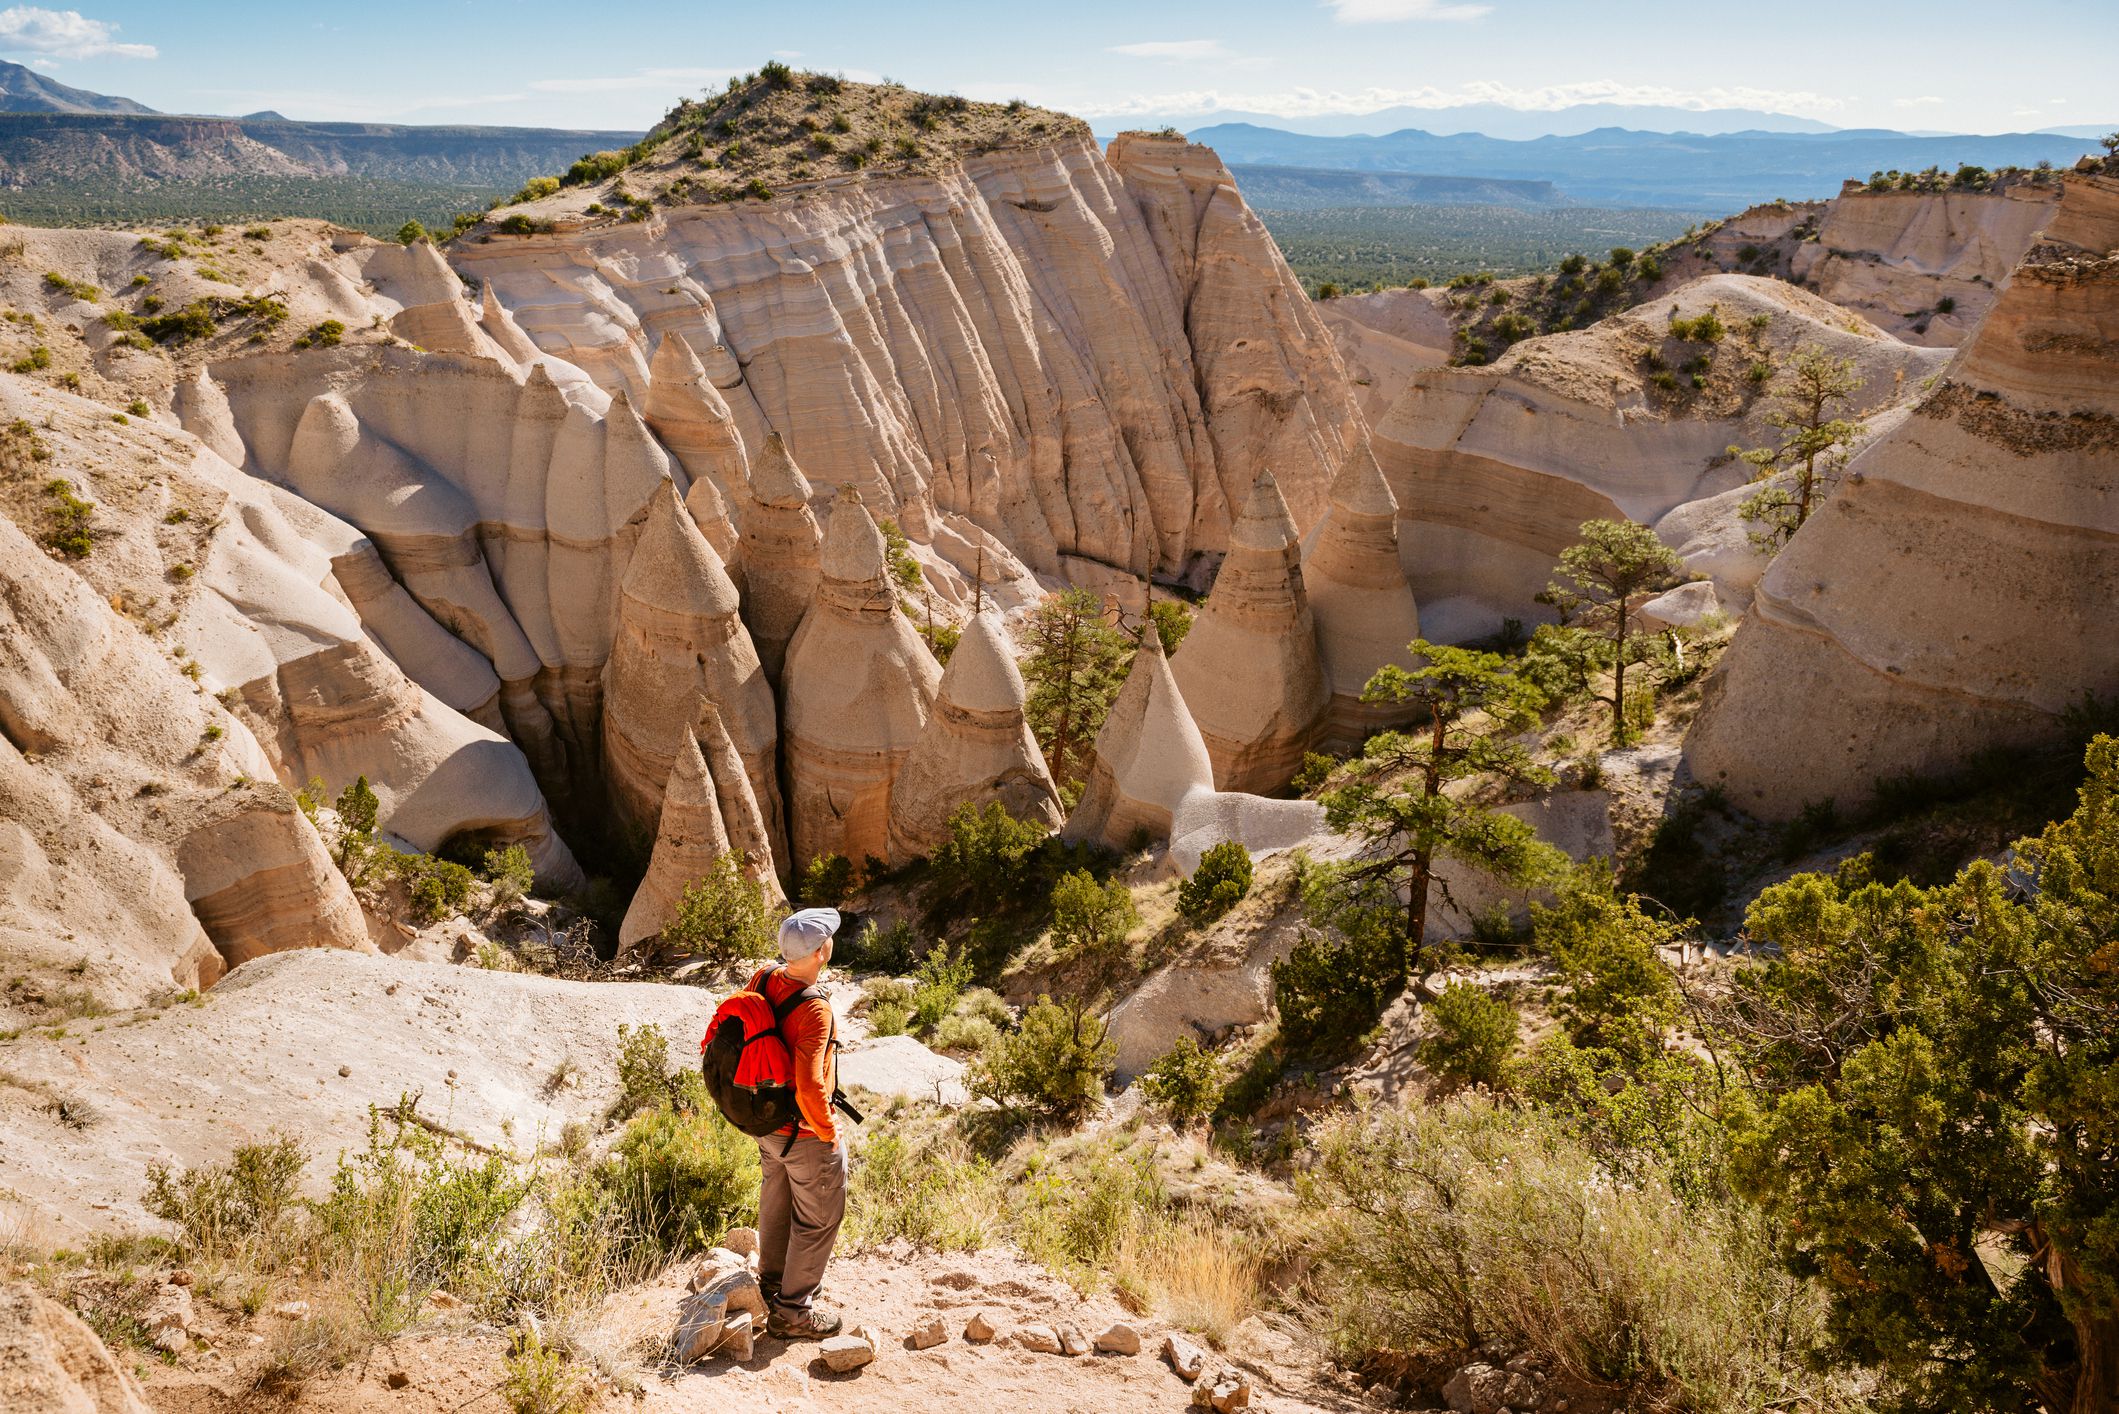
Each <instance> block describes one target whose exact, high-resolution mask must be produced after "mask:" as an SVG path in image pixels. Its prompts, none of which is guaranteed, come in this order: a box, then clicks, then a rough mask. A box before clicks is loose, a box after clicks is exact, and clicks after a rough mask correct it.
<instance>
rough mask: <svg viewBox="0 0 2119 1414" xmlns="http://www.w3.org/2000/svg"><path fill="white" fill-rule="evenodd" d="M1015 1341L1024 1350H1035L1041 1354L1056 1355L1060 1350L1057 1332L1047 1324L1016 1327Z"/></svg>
mask: <svg viewBox="0 0 2119 1414" xmlns="http://www.w3.org/2000/svg"><path fill="white" fill-rule="evenodd" d="M1015 1343H1016V1344H1017V1345H1020V1346H1021V1347H1022V1348H1023V1349H1025V1350H1035V1351H1037V1352H1038V1353H1039V1354H1041V1355H1058V1354H1060V1353H1061V1351H1062V1346H1061V1345H1060V1336H1059V1332H1058V1331H1056V1330H1054V1329H1053V1328H1052V1327H1050V1326H1047V1325H1028V1326H1018V1327H1016V1331H1015Z"/></svg>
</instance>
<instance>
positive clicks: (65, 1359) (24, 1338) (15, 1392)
mask: <svg viewBox="0 0 2119 1414" xmlns="http://www.w3.org/2000/svg"><path fill="white" fill-rule="evenodd" d="M0 1409H5V1410H7V1411H8V1414H148V1411H147V1403H146V1400H145V1398H144V1397H143V1395H142V1394H141V1391H140V1387H139V1385H138V1383H137V1382H135V1381H134V1379H133V1377H132V1376H131V1374H129V1373H128V1372H127V1371H126V1370H125V1368H124V1367H123V1366H122V1365H120V1364H119V1363H118V1362H117V1361H116V1360H114V1359H112V1358H111V1354H110V1352H109V1351H108V1350H106V1349H105V1348H104V1346H103V1342H102V1341H101V1340H99V1339H97V1338H96V1333H95V1332H94V1331H92V1330H90V1329H89V1328H88V1327H87V1326H86V1325H84V1324H82V1322H81V1320H80V1319H79V1318H78V1317H76V1316H75V1315H74V1314H73V1312H71V1311H68V1310H67V1309H66V1308H65V1307H63V1306H61V1305H59V1304H58V1303H57V1302H55V1301H52V1300H50V1299H49V1298H47V1297H45V1296H43V1295H42V1294H40V1293H39V1292H38V1291H37V1290H36V1288H34V1287H32V1286H30V1285H29V1284H28V1283H27V1282H10V1283H7V1284H6V1285H0Z"/></svg>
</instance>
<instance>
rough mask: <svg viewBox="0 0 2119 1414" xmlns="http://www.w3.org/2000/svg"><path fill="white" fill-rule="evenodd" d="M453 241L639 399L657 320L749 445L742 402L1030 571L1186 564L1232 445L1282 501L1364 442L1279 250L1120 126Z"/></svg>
mask: <svg viewBox="0 0 2119 1414" xmlns="http://www.w3.org/2000/svg"><path fill="white" fill-rule="evenodd" d="M652 175H656V176H660V175H666V174H660V173H658V174H652ZM648 179H649V178H648V177H643V176H642V175H641V174H639V173H628V174H627V180H628V181H629V182H633V183H634V184H635V185H636V186H637V185H638V184H639V183H640V182H642V181H646V180H648ZM601 195H602V193H601V192H600V190H599V189H596V188H582V189H579V190H578V191H573V192H570V193H569V194H568V198H567V200H568V201H569V202H572V203H573V206H574V207H575V208H576V209H578V208H579V206H581V205H583V204H585V203H586V202H587V201H589V200H591V199H598V200H600V199H601ZM576 198H578V200H576ZM569 224H574V223H571V222H570V223H569ZM456 259H457V261H458V263H459V265H460V267H461V268H462V269H464V270H466V271H468V272H470V273H472V274H475V275H476V276H477V277H478V278H479V279H480V280H482V281H483V282H484V283H485V285H486V287H487V288H488V289H489V290H498V291H499V292H500V293H501V295H502V296H503V297H504V302H505V303H506V305H507V306H508V308H509V309H511V310H512V311H513V312H514V313H515V315H516V317H517V319H518V320H519V321H520V322H521V324H522V326H523V328H524V330H525V331H526V332H527V333H528V334H529V335H530V337H531V338H532V339H533V340H535V342H536V343H537V345H538V346H539V347H540V348H542V349H545V350H546V351H548V352H550V353H553V354H556V355H559V356H561V357H563V358H564V359H566V360H568V361H570V362H572V363H574V364H578V365H579V366H580V367H581V368H583V369H584V370H586V371H587V372H588V373H589V374H590V375H591V376H593V377H594V378H595V379H596V380H597V382H598V383H599V384H600V385H602V386H603V387H604V388H606V389H611V390H616V389H619V388H624V389H627V390H629V391H631V392H633V393H634V394H636V395H640V396H646V397H648V398H649V400H650V407H651V416H654V417H657V418H659V417H661V416H662V405H661V404H659V403H656V402H654V401H653V398H652V388H653V384H654V382H655V374H654V371H653V362H654V360H655V358H656V357H657V356H658V355H659V356H661V357H662V358H663V359H664V361H665V368H666V369H668V368H670V367H673V366H674V367H677V368H679V369H681V365H682V360H681V358H679V357H678V356H677V355H676V354H675V353H668V354H665V353H664V352H663V351H664V350H665V349H667V348H668V347H669V340H670V339H671V337H672V336H675V335H681V336H682V337H683V339H684V340H685V341H686V343H687V344H688V345H689V347H690V349H691V350H692V351H693V352H694V353H695V354H697V355H698V359H699V362H700V364H701V365H702V367H703V368H704V370H705V372H706V373H707V375H708V381H709V382H711V383H712V384H713V386H714V387H715V388H716V390H717V391H718V392H719V393H720V394H721V395H722V397H723V399H724V401H725V402H726V404H727V406H728V408H729V410H730V416H731V418H732V420H733V422H734V424H735V426H736V427H737V428H738V429H739V430H740V432H741V435H742V440H743V443H744V446H745V449H746V451H747V453H748V455H749V459H750V460H751V462H752V463H756V462H757V461H758V460H759V457H760V452H759V449H758V442H757V440H754V438H753V426H752V423H751V420H750V419H751V418H752V417H753V416H755V417H756V418H757V419H758V425H757V428H756V431H757V432H758V433H759V434H760V436H761V437H762V433H763V432H765V431H767V430H774V429H777V430H778V431H779V432H780V433H781V434H782V435H783V436H785V437H786V438H787V439H788V440H789V442H790V444H791V446H792V449H793V451H794V453H795V455H796V457H797V458H798V459H799V460H800V462H801V464H802V465H803V467H804V468H805V469H806V470H807V471H808V473H809V475H810V477H811V478H812V479H813V480H816V481H818V482H820V483H821V484H826V485H840V484H851V485H854V486H856V487H857V488H858V489H859V490H860V491H861V493H862V495H863V496H864V498H865V499H866V500H867V501H868V503H869V504H870V506H871V508H872V510H873V511H874V513H875V514H877V515H885V516H894V517H896V518H897V519H898V520H899V521H900V523H901V524H903V525H904V526H905V527H906V530H907V533H908V534H910V535H912V536H913V538H914V539H915V540H916V541H920V542H921V543H928V540H929V537H928V535H927V534H924V533H923V531H924V530H925V529H926V528H927V527H928V526H930V525H932V526H933V527H935V528H937V529H939V528H942V527H949V526H953V525H954V526H960V527H977V528H979V529H982V530H984V531H986V532H989V533H990V534H992V535H994V536H996V537H998V539H999V540H1000V541H1001V542H1002V543H1004V544H1006V545H1007V546H1008V547H1009V549H1010V550H1012V551H1013V552H1014V554H1015V555H1016V556H1017V557H1019V558H1020V559H1021V560H1022V561H1023V562H1024V563H1025V564H1027V565H1028V566H1030V567H1031V568H1032V569H1035V570H1038V571H1040V572H1042V573H1047V574H1059V573H1061V572H1062V571H1063V569H1064V567H1065V565H1066V564H1067V563H1069V562H1071V561H1074V560H1081V561H1091V562H1095V563H1097V564H1101V565H1105V566H1115V567H1117V568H1119V569H1122V570H1124V571H1125V572H1127V573H1129V574H1134V575H1146V574H1149V573H1151V572H1152V573H1159V574H1163V575H1166V576H1172V575H1184V574H1187V573H1192V574H1195V575H1197V574H1203V573H1204V572H1205V571H1206V570H1207V569H1208V568H1209V567H1210V566H1211V562H1212V557H1213V556H1215V555H1218V554H1219V553H1220V552H1221V551H1222V550H1223V549H1224V548H1225V547H1226V544H1227V536H1228V530H1229V525H1230V519H1231V510H1232V506H1233V504H1234V502H1235V501H1237V500H1239V499H1240V497H1241V495H1242V494H1243V492H1244V490H1245V489H1246V488H1247V487H1248V486H1249V484H1250V481H1251V479H1252V477H1253V476H1254V475H1255V474H1256V472H1257V470H1258V469H1259V467H1260V466H1262V465H1264V464H1265V463H1266V462H1267V461H1268V460H1270V462H1271V464H1272V466H1273V467H1274V468H1275V469H1276V471H1277V472H1278V473H1279V474H1280V476H1281V478H1282V480H1283V483H1284V485H1285V486H1286V488H1287V493H1288V495H1289V498H1290V501H1291V503H1292V504H1293V505H1294V506H1295V508H1296V513H1297V516H1298V519H1299V520H1300V521H1301V523H1303V524H1307V523H1308V522H1309V521H1310V520H1313V519H1314V518H1315V517H1316V515H1318V514H1321V513H1322V510H1323V504H1324V494H1325V488H1326V485H1327V483H1328V481H1329V479H1330V475H1331V472H1332V470H1333V469H1334V468H1336V467H1337V466H1338V465H1339V463H1340V462H1341V461H1342V460H1343V459H1344V457H1345V456H1346V455H1347V454H1348V452H1350V451H1351V450H1353V449H1354V448H1355V447H1357V446H1359V445H1360V444H1361V442H1362V441H1363V440H1364V439H1365V436H1366V433H1365V430H1364V428H1363V424H1362V421H1361V417H1360V414H1359V413H1358V412H1357V411H1356V409H1355V407H1354V404H1353V400H1352V398H1351V396H1350V395H1349V393H1348V390H1347V387H1346V383H1345V380H1344V376H1343V373H1342V371H1341V369H1340V366H1339V361H1338V356H1337V354H1336V353H1335V351H1334V350H1333V348H1332V345H1331V341H1330V339H1329V337H1328V336H1327V335H1326V334H1325V332H1324V329H1323V326H1322V324H1321V323H1319V321H1318V320H1317V317H1316V315H1315V314H1314V312H1312V311H1311V309H1310V304H1309V301H1308V299H1307V298H1305V297H1304V295H1303V294H1302V292H1301V289H1300V287H1299V285H1298V284H1297V283H1296V282H1295V280H1294V278H1293V276H1292V275H1291V274H1290V272H1289V271H1288V269H1287V267H1286V264H1285V262H1284V261H1283V260H1282V259H1281V258H1280V255H1279V252H1278V249H1277V247H1275V245H1274V244H1273V242H1272V240H1271V238H1270V237H1269V236H1268V235H1267V234H1266V232H1265V231H1264V229H1263V227H1261V226H1260V225H1259V224H1258V222H1257V220H1256V218H1255V217H1254V216H1253V215H1252V214H1251V213H1250V212H1249V210H1248V209H1247V208H1246V207H1245V206H1244V204H1243V201H1242V199H1241V197H1240V196H1239V195H1238V194H1237V192H1236V189H1235V186H1234V183H1233V182H1231V180H1230V179H1229V176H1228V173H1227V171H1226V169H1224V168H1223V167H1222V166H1221V164H1220V162H1219V160H1218V159H1216V158H1215V157H1214V155H1213V154H1212V153H1211V152H1210V151H1208V150H1207V149H1205V148H1202V147H1198V146H1194V145H1191V144H1187V143H1183V142H1167V141H1163V140H1159V139H1153V138H1147V137H1142V136H1137V135H1136V136H1132V137H1128V138H1126V139H1123V140H1122V141H1120V142H1119V143H1116V144H1114V146H1113V148H1112V151H1111V154H1110V160H1109V161H1107V160H1106V159H1105V156H1104V155H1103V154H1102V153H1099V152H1098V151H1097V150H1096V148H1095V147H1094V146H1093V145H1092V144H1091V142H1090V141H1089V140H1088V139H1087V136H1086V134H1085V133H1083V132H1081V130H1080V129H1079V128H1077V127H1074V126H1072V125H1064V124H1063V125H1062V126H1061V129H1060V130H1056V131H1053V132H1048V133H1046V134H1044V135H1042V136H1039V137H1037V138H1035V139H1034V140H1026V141H1025V142H1023V143H1021V144H1017V143H1014V142H1011V143H1010V144H1009V145H1006V146H1003V147H1000V148H998V149H996V150H993V151H989V152H985V153H983V154H980V155H976V156H972V157H968V158H966V159H964V160H961V161H955V160H952V161H949V162H947V163H944V164H942V165H940V167H939V168H938V169H937V170H935V171H933V172H931V173H922V174H917V175H906V176H895V175H882V176H875V177H870V178H862V179H855V180H846V181H838V182H832V183H827V184H823V185H820V186H817V187H815V188H812V189H810V190H808V191H806V192H805V193H804V194H803V195H801V196H800V197H799V198H797V199H793V200H781V201H773V202H766V203H759V202H745V203H734V204H731V203H714V204H691V205H687V204H681V203H680V204H677V205H674V206H668V207H664V206H661V205H659V204H658V206H657V208H656V210H655V213H654V214H653V215H652V216H651V217H649V218H648V219H647V220H645V221H642V222H630V223H620V224H603V225H597V226H594V227H592V228H589V229H577V230H562V231H557V232H554V233H551V234H538V235H528V236H522V235H509V234H506V233H504V232H495V233H493V234H492V238H491V239H490V240H489V241H483V242H478V243H472V244H468V245H465V246H463V247H462V248H461V249H460V250H458V251H457V252H456ZM716 348H720V349H724V350H726V351H727V353H728V355H729V356H728V357H727V358H726V359H725V361H724V360H721V359H714V358H710V357H709V354H708V351H709V350H712V349H716ZM688 378H689V371H688V370H682V371H680V372H679V373H678V374H677V377H676V381H677V382H679V383H681V382H684V381H686V379H688ZM693 381H694V385H695V386H696V380H693ZM672 420H673V425H674V424H675V423H682V422H692V423H694V424H695V425H697V426H702V427H703V425H704V422H705V421H710V420H711V419H710V417H705V416H704V415H702V414H700V413H698V412H697V411H696V410H688V411H684V412H677V411H675V410H673V411H672ZM682 454H683V455H688V454H689V453H688V452H687V453H682ZM752 471H753V474H754V475H755V473H756V467H755V465H753V467H752ZM722 489H723V490H725V491H732V490H734V489H735V488H732V487H723V488H722ZM736 499H739V500H740V498H736ZM732 510H733V511H734V512H735V515H736V518H737V520H738V523H739V525H741V526H742V528H743V530H744V531H745V533H746V534H748V533H749V529H750V527H749V526H748V524H746V523H745V519H746V517H747V515H748V513H749V507H748V506H745V505H741V504H737V505H733V506H732ZM959 533H960V535H961V534H962V531H961V530H960V531H959ZM965 538H968V537H965ZM951 564H952V565H954V561H953V560H952V561H951ZM955 568H956V569H957V570H959V571H960V572H962V573H964V574H966V575H968V574H970V573H971V566H969V565H961V566H955ZM760 636H761V638H762V637H767V636H769V635H767V634H764V633H761V635H760ZM765 656H766V658H767V660H768V661H770V659H771V653H770V651H769V650H766V651H765Z"/></svg>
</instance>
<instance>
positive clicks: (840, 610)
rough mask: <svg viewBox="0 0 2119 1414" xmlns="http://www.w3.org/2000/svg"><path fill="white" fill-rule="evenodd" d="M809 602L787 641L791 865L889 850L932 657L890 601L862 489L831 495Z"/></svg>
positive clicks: (932, 682)
mask: <svg viewBox="0 0 2119 1414" xmlns="http://www.w3.org/2000/svg"><path fill="white" fill-rule="evenodd" d="M818 569H819V574H820V579H819V584H818V588H817V598H816V603H815V604H814V605H813V606H812V607H811V609H810V611H809V613H808V614H807V615H806V616H805V617H804V618H803V620H802V627H801V628H800V629H798V630H796V632H795V637H794V641H793V642H791V643H790V644H788V648H787V665H786V668H785V670H784V672H783V673H782V693H783V695H784V697H785V699H786V704H787V711H786V720H785V725H784V728H783V737H784V740H785V742H786V749H785V761H786V775H787V813H788V834H789V836H790V838H791V840H792V843H793V849H794V853H793V854H792V856H790V866H789V867H790V868H791V869H796V870H799V869H801V868H802V867H804V866H805V865H806V864H807V863H808V862H809V861H810V860H813V859H817V858H821V857H823V856H825V855H831V854H839V855H844V856H845V857H846V858H848V859H850V860H853V861H854V862H855V863H856V864H859V863H860V862H861V861H863V860H865V859H867V858H868V857H869V856H870V855H874V856H875V857H877V858H879V859H880V858H885V857H887V856H888V855H889V853H890V842H889V833H890V793H891V783H892V782H893V781H894V780H895V779H896V778H897V774H898V770H899V768H900V767H901V766H902V765H903V764H904V761H905V757H906V755H907V754H908V753H909V752H910V751H911V750H912V748H913V747H914V746H915V745H916V744H917V743H918V741H919V739H920V735H921V732H922V730H923V729H924V728H925V727H926V725H927V720H928V716H929V714H930V710H931V708H932V704H933V702H934V696H935V691H936V689H937V688H938V687H939V686H940V682H941V676H942V669H941V666H940V665H939V664H937V663H936V662H935V660H934V655H933V654H931V653H929V652H928V651H927V645H926V644H924V643H922V642H921V641H920V636H919V634H918V633H917V632H916V631H915V630H914V629H913V626H912V621H911V620H909V619H907V618H906V617H905V616H904V614H902V613H900V612H899V611H898V600H897V594H896V592H895V591H894V590H893V589H892V587H891V583H890V579H889V571H888V565H887V562H886V560H885V557H884V545H883V533H882V532H881V531H880V530H878V529H876V523H875V519H874V518H873V517H872V516H870V515H869V513H868V507H867V506H865V505H863V504H862V502H861V498H860V495H859V494H858V493H857V492H855V491H854V490H852V488H850V487H849V488H846V489H843V490H841V491H840V493H839V496H838V499H837V500H836V501H835V502H834V503H833V506H832V513H831V524H830V526H829V527H828V528H827V529H826V531H825V535H824V547H823V550H822V552H821V554H820V555H819V557H818Z"/></svg>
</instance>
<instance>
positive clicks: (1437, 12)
mask: <svg viewBox="0 0 2119 1414" xmlns="http://www.w3.org/2000/svg"><path fill="white" fill-rule="evenodd" d="M1324 3H1325V4H1326V5H1327V6H1329V7H1330V8H1331V10H1332V18H1333V19H1335V20H1337V21H1339V23H1341V24H1343V25H1387V24H1398V23H1400V22H1402V21H1405V20H1476V19H1478V18H1479V16H1481V15H1484V14H1486V13H1488V12H1489V11H1491V10H1492V9H1493V8H1494V7H1493V6H1491V5H1452V4H1444V3H1442V0H1324Z"/></svg>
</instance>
